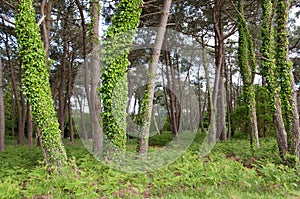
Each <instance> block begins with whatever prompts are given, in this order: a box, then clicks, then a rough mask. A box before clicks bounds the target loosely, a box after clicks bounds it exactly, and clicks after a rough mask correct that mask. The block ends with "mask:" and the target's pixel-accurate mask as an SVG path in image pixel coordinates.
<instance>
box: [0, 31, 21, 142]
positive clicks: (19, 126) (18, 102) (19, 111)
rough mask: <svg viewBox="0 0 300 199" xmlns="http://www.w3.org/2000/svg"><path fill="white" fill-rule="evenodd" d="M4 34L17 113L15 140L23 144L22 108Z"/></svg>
mask: <svg viewBox="0 0 300 199" xmlns="http://www.w3.org/2000/svg"><path fill="white" fill-rule="evenodd" d="M5 35H6V38H5V48H6V56H7V59H8V65H9V69H10V76H11V83H12V88H13V95H14V96H15V97H14V99H13V100H15V104H16V107H17V115H18V140H17V143H18V144H20V145H21V144H23V139H24V136H25V134H24V129H23V117H22V116H23V115H22V108H21V104H20V99H19V94H18V89H17V83H16V78H15V72H14V68H13V65H12V61H11V57H10V52H9V43H8V34H7V33H6V34H5Z"/></svg>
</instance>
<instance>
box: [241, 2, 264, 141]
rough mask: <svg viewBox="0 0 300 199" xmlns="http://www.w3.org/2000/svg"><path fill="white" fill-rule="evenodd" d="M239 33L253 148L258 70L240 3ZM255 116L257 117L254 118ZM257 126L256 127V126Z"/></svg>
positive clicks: (245, 97) (255, 129)
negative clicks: (255, 84) (254, 84)
mask: <svg viewBox="0 0 300 199" xmlns="http://www.w3.org/2000/svg"><path fill="white" fill-rule="evenodd" d="M238 11H239V14H238V31H239V46H238V60H239V67H240V73H241V76H242V79H243V92H244V99H245V102H246V104H247V107H246V111H247V121H248V124H249V125H251V127H252V128H251V127H249V128H251V129H249V131H250V132H251V133H250V144H251V146H252V135H254V136H256V141H257V146H259V143H258V137H257V135H256V134H257V122H256V121H255V120H256V112H255V92H254V87H253V79H254V75H255V70H256V58H255V54H254V47H253V43H252V37H251V34H250V32H249V29H248V25H247V22H246V20H245V17H244V14H243V13H244V11H243V5H242V3H241V2H240V1H239V5H238ZM253 115H255V117H253ZM255 125H256V126H255Z"/></svg>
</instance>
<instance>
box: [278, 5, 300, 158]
mask: <svg viewBox="0 0 300 199" xmlns="http://www.w3.org/2000/svg"><path fill="white" fill-rule="evenodd" d="M290 5H291V1H290V0H280V1H278V3H277V9H276V25H277V29H276V49H275V54H276V66H277V70H278V75H279V76H278V79H279V84H280V86H281V92H280V96H281V100H282V105H283V107H284V111H285V122H286V131H287V144H288V151H289V153H290V154H291V155H298V160H299V161H300V141H299V134H300V131H299V113H298V107H297V92H296V89H295V83H294V77H293V73H292V68H293V65H292V62H290V61H289V58H288V56H289V40H288V33H289V31H288V25H287V23H288V11H289V8H290Z"/></svg>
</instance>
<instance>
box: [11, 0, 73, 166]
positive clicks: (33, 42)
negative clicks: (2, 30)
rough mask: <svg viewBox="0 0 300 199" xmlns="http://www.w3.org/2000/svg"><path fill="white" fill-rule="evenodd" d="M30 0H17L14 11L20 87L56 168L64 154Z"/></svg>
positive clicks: (43, 55)
mask: <svg viewBox="0 0 300 199" xmlns="http://www.w3.org/2000/svg"><path fill="white" fill-rule="evenodd" d="M32 4H33V0H20V3H19V4H18V14H17V15H16V33H17V40H18V45H19V56H20V57H21V59H22V70H23V74H22V89H23V93H24V94H25V96H26V99H27V100H28V102H29V103H30V104H31V106H32V115H33V118H34V119H35V121H36V123H37V125H38V127H39V128H40V129H41V131H42V136H41V141H42V149H43V153H44V158H45V161H46V163H48V165H49V166H50V167H53V168H55V167H61V166H62V165H63V164H64V162H65V161H66V159H67V156H66V152H65V149H64V146H63V143H62V141H61V132H60V130H59V124H58V120H57V117H56V112H55V110H54V107H53V100H52V95H51V90H50V83H49V73H48V69H47V67H46V53H45V50H44V46H43V43H42V40H41V36H40V31H39V27H38V26H37V24H36V20H35V17H36V13H35V10H34V8H33V6H32ZM50 167H49V168H50Z"/></svg>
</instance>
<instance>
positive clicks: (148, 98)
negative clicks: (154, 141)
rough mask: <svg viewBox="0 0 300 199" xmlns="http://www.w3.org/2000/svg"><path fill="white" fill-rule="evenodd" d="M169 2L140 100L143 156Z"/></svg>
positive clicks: (140, 142) (165, 6)
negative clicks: (141, 99)
mask: <svg viewBox="0 0 300 199" xmlns="http://www.w3.org/2000/svg"><path fill="white" fill-rule="evenodd" d="M171 4H172V0H165V2H164V6H163V10H162V15H161V19H160V22H159V27H158V32H157V35H156V39H155V43H154V47H153V52H152V57H151V63H150V67H149V74H148V77H147V78H148V79H147V84H146V90H145V94H144V97H143V101H142V113H141V114H142V116H141V119H142V127H141V132H140V135H139V155H140V156H144V157H145V156H147V155H148V142H149V132H150V123H151V116H152V109H153V99H154V87H155V79H156V73H157V66H158V61H159V56H160V52H161V47H162V44H163V41H164V35H165V32H166V27H167V22H168V16H169V12H170V7H171ZM154 121H155V119H154Z"/></svg>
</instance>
